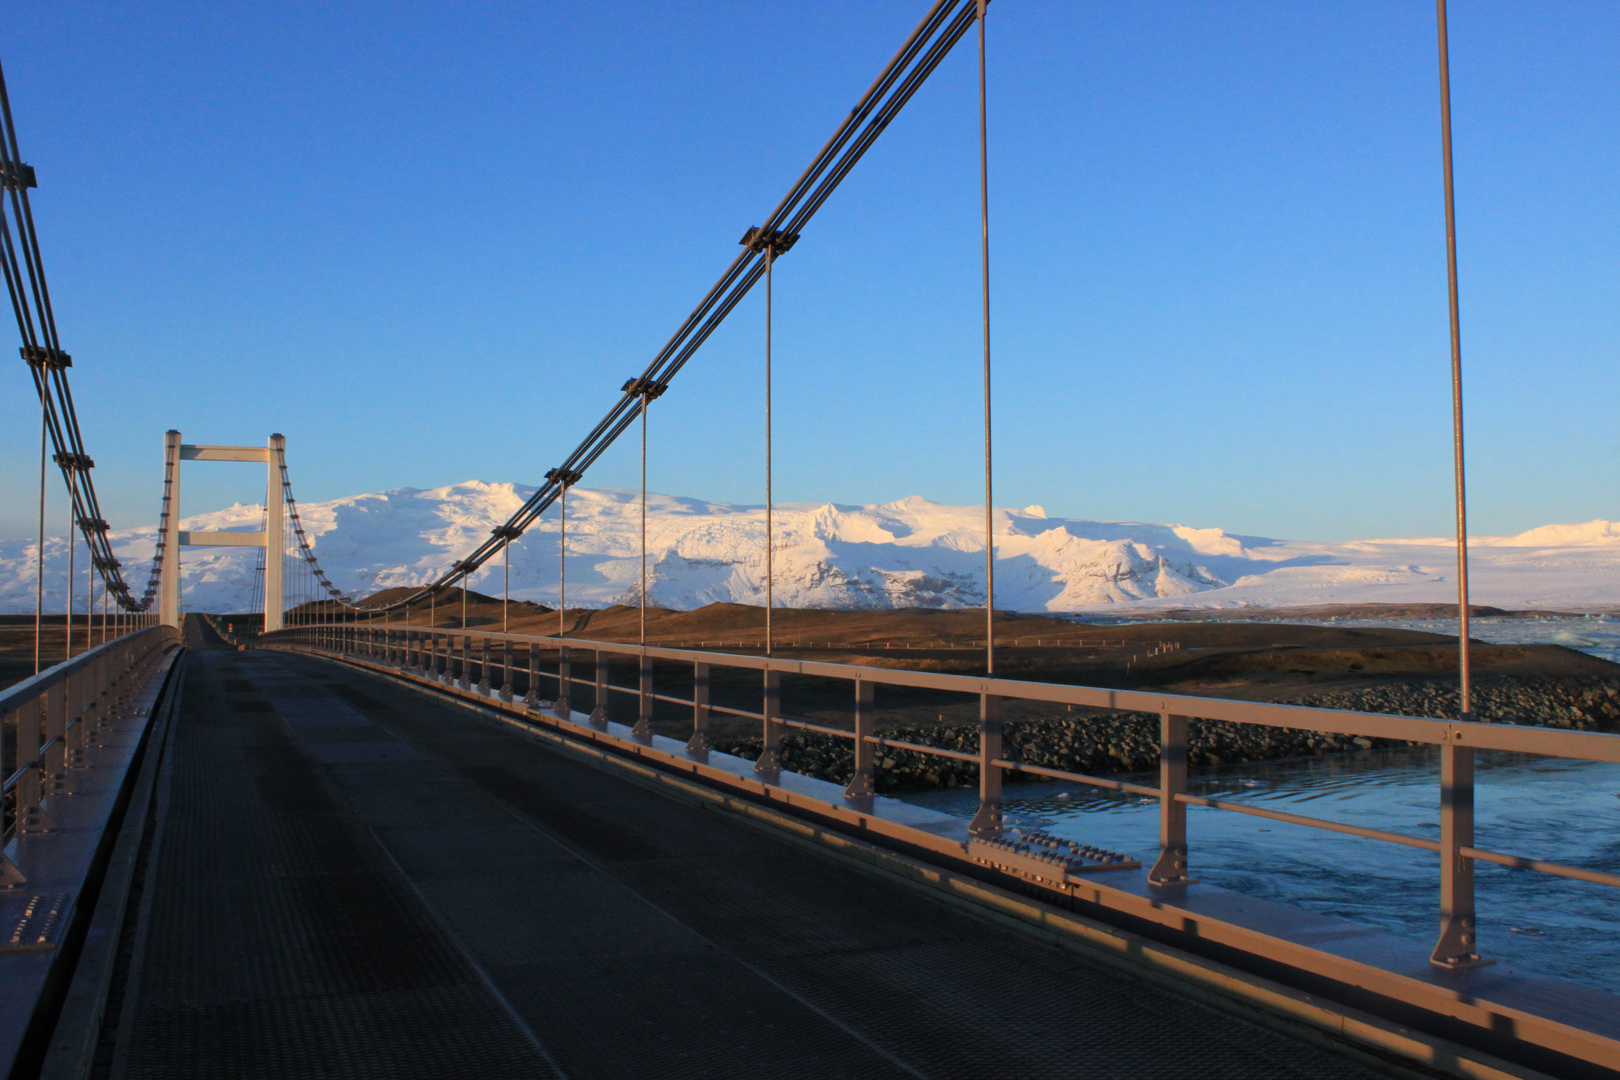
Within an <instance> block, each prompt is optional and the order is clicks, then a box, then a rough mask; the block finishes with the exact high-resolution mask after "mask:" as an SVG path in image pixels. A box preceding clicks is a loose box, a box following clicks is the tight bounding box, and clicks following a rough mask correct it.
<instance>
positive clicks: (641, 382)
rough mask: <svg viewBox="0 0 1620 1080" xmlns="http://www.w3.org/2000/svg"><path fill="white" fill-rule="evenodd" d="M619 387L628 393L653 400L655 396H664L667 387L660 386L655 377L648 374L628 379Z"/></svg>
mask: <svg viewBox="0 0 1620 1080" xmlns="http://www.w3.org/2000/svg"><path fill="white" fill-rule="evenodd" d="M619 389H620V390H622V391H623V392H624V393H626V394H634V395H636V396H637V397H644V398H647V399H648V400H652V399H654V398H659V397H662V396H663V394H664V390H665V387H662V386H659V385H658V382H657V380H655V379H650V378H647V377H646V376H638V377H636V378H634V379H628V380H626V381H625V384H624V385H623V386H621V387H620V388H619Z"/></svg>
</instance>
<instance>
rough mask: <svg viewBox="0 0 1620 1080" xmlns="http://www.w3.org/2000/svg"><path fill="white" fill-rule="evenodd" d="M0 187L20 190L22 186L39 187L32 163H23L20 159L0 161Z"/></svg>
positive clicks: (8, 189)
mask: <svg viewBox="0 0 1620 1080" xmlns="http://www.w3.org/2000/svg"><path fill="white" fill-rule="evenodd" d="M0 187H4V188H5V189H6V190H7V191H21V190H22V189H23V188H37V187H39V180H38V178H37V177H36V176H35V175H34V167H33V166H32V165H24V164H23V163H22V162H20V161H0Z"/></svg>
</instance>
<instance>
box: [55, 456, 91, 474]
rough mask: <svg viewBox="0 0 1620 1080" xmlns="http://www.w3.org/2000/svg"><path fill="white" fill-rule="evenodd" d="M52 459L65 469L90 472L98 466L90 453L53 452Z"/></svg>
mask: <svg viewBox="0 0 1620 1080" xmlns="http://www.w3.org/2000/svg"><path fill="white" fill-rule="evenodd" d="M51 460H52V461H54V462H56V464H57V465H59V466H61V467H62V468H64V469H78V470H79V471H80V472H88V471H89V470H91V469H93V468H95V467H96V463H95V462H94V461H93V460H91V458H90V455H89V454H70V453H61V454H52V455H51Z"/></svg>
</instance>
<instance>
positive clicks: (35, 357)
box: [17, 345, 73, 371]
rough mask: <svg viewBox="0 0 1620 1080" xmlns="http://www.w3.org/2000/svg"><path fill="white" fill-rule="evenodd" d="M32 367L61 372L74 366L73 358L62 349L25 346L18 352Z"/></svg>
mask: <svg viewBox="0 0 1620 1080" xmlns="http://www.w3.org/2000/svg"><path fill="white" fill-rule="evenodd" d="M17 351H18V352H19V353H21V354H22V358H23V360H24V361H25V362H26V363H27V364H28V366H30V367H44V368H45V369H46V370H47V371H61V370H62V369H63V368H70V367H72V366H73V357H71V356H69V355H68V354H67V353H65V352H63V351H62V350H61V349H52V348H49V347H48V346H45V345H24V346H23V347H22V348H20V349H18V350H17Z"/></svg>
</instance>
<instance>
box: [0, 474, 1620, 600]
mask: <svg viewBox="0 0 1620 1080" xmlns="http://www.w3.org/2000/svg"><path fill="white" fill-rule="evenodd" d="M534 491H535V489H534V488H532V487H528V486H525V485H522V484H514V483H487V482H483V481H477V480H469V481H466V482H465V483H459V484H451V485H449V486H447V487H441V488H434V489H431V490H421V489H417V488H398V489H396V490H393V491H383V492H375V493H372V494H366V495H355V496H349V497H346V498H340V499H333V500H331V501H328V502H318V503H309V504H300V507H299V510H300V515H301V517H302V520H303V523H304V528H305V531H306V533H307V534H308V535H309V537H310V538H311V543H312V545H313V549H314V551H315V553H316V555H317V557H318V558H319V559H320V561H321V565H322V566H323V567H324V568H325V570H326V573H327V575H328V577H330V578H331V580H332V581H333V583H334V584H336V585H337V586H338V587H339V588H341V589H343V590H345V591H347V592H348V593H349V594H350V595H353V596H365V595H367V594H369V593H372V592H375V591H377V590H378V589H384V588H392V587H396V586H409V585H419V584H422V583H424V582H427V581H430V580H432V579H433V578H435V577H437V576H438V575H439V574H441V573H442V572H443V571H444V570H445V569H447V568H448V567H449V566H450V564H451V563H453V562H454V561H455V560H457V559H459V558H462V557H463V556H465V555H466V554H467V553H469V552H471V551H472V550H473V549H474V548H475V547H476V546H478V544H479V543H481V542H482V541H483V540H484V539H485V538H487V537H488V536H489V533H490V530H491V529H492V528H493V527H494V526H496V525H499V524H501V523H503V522H505V521H506V520H507V519H508V518H509V517H510V516H511V515H512V513H513V512H515V511H516V510H517V509H518V507H520V506H521V505H522V504H523V503H524V502H525V501H526V500H527V499H528V498H529V497H530V496H531V495H532V494H533V493H534ZM262 515H263V508H262V507H261V506H256V505H251V504H238V505H235V506H231V507H227V508H225V509H223V510H216V511H212V512H209V513H203V514H197V515H193V516H190V517H187V518H185V519H184V520H183V521H182V522H181V527H182V528H184V529H189V530H196V531H218V532H225V531H253V530H256V529H258V528H259V527H260V522H261V521H262ZM640 515H641V507H640V496H639V493H637V492H634V491H624V490H613V489H604V490H599V489H587V488H575V489H573V490H571V491H570V492H569V495H568V522H567V538H568V552H567V558H568V603H569V606H571V607H573V606H582V607H603V606H607V605H609V604H614V603H634V602H636V600H637V578H638V574H639V570H640V561H641V560H640V546H639V537H640V529H641V516H640ZM992 520H993V528H994V535H995V549H996V606H997V607H998V608H1004V609H1008V610H1017V611H1047V612H1075V613H1079V612H1095V611H1106V610H1121V609H1133V610H1136V609H1147V610H1149V611H1151V610H1152V609H1155V608H1167V607H1175V608H1187V607H1232V606H1257V607H1275V606H1285V605H1294V604H1338V603H1344V604H1363V603H1429V602H1441V603H1444V602H1448V601H1452V602H1454V601H1455V599H1456V586H1455V576H1454V575H1455V572H1456V564H1455V555H1454V549H1453V545H1452V541H1451V540H1450V538H1418V539H1389V540H1359V541H1344V542H1312V541H1287V540H1277V539H1268V538H1264V537H1254V536H1242V535H1236V534H1232V533H1228V532H1225V531H1224V530H1222V529H1219V528H1193V527H1189V526H1184V525H1166V524H1154V523H1149V522H1134V521H1091V520H1082V519H1073V518H1053V517H1049V516H1048V515H1047V514H1046V511H1045V510H1044V509H1042V508H1041V507H1039V506H1030V507H1026V508H1024V509H1022V510H1018V509H1001V508H998V509H996V510H995V512H994V514H993V515H992ZM774 524H775V528H774V531H775V544H774V552H773V554H774V579H775V599H776V603H777V604H778V605H781V606H785V607H805V608H900V607H928V608H966V607H982V606H983V604H984V599H985V574H984V508H983V507H982V506H951V505H945V504H941V503H936V502H931V501H929V500H927V499H924V498H921V497H918V496H912V497H909V498H905V499H901V500H899V501H897V502H890V503H881V504H874V505H844V504H836V503H819V504H816V503H784V504H778V505H777V506H776V507H775V508H774ZM154 536H155V527H152V526H148V527H144V528H136V529H128V530H119V531H115V532H113V533H112V541H113V547H114V550H115V552H116V553H117V555H118V558H119V559H120V560H121V561H122V562H123V564H124V567H125V578H126V580H127V581H129V582H130V585H131V588H132V590H134V591H135V592H136V593H137V594H139V592H140V591H141V589H143V588H144V586H145V582H146V568H147V566H148V565H149V563H150V560H151V557H152V551H153V541H154ZM764 543H765V510H764V507H763V506H758V505H738V504H731V503H722V502H713V501H705V500H702V499H695V498H687V497H681V496H673V495H651V494H649V496H648V505H647V571H648V573H647V577H648V602H649V603H651V604H654V605H657V606H660V607H667V608H675V609H690V608H696V607H701V606H703V605H705V604H709V603H713V602H716V601H729V602H735V603H744V604H762V603H764V600H765V552H764ZM36 547H37V545H36V543H35V541H34V540H32V539H26V540H11V541H0V611H6V612H27V611H32V610H33V607H34V568H35V563H36ZM1470 547H1471V559H1470V569H1471V573H1472V575H1473V578H1472V585H1473V597H1474V599H1475V601H1476V602H1478V603H1482V604H1493V605H1497V606H1501V607H1510V608H1554V609H1559V610H1578V611H1597V610H1607V609H1611V608H1615V607H1620V525H1616V524H1615V523H1611V522H1608V521H1602V520H1599V521H1593V522H1588V523H1584V524H1555V525H1547V526H1543V527H1541V528H1538V529H1532V530H1530V531H1529V532H1525V533H1522V534H1519V535H1517V536H1509V537H1471V538H1470ZM559 556H560V551H559V547H558V510H557V508H556V507H555V506H553V507H552V508H551V509H550V510H548V511H547V512H546V514H545V515H544V517H543V518H542V519H541V520H539V521H537V522H536V523H535V524H534V525H532V526H531V527H530V528H529V531H528V532H527V533H526V534H525V535H524V536H523V538H522V539H520V540H518V541H517V542H516V543H514V544H513V545H512V548H511V560H510V561H511V566H510V575H511V578H510V580H511V596H512V598H513V599H516V600H531V601H535V602H538V603H544V604H549V605H555V604H556V602H557V595H558V561H559ZM83 557H84V556H83V549H82V546H81V548H80V556H79V559H80V561H79V565H78V569H79V571H80V573H79V579H78V583H77V584H76V587H75V589H76V593H77V598H76V606H77V607H78V609H79V610H83V592H84V574H83ZM257 562H258V552H256V551H255V550H254V549H251V548H184V549H182V553H181V563H182V575H181V579H182V581H181V595H182V604H183V605H184V606H185V607H187V608H189V609H192V610H200V611H244V610H247V609H248V608H249V605H250V603H251V599H252V596H253V593H254V571H255V566H256V565H257ZM45 567H46V570H45V579H46V585H47V597H46V604H47V608H48V609H53V610H56V611H60V610H61V609H62V605H63V600H64V594H65V589H64V581H63V578H64V575H65V573H66V569H67V546H66V542H65V540H64V539H62V538H60V537H55V538H48V539H47V540H46V543H45ZM504 573H505V568H504V567H503V564H502V560H501V559H499V558H497V559H495V560H492V561H491V562H490V563H487V564H486V565H485V566H484V567H482V568H481V569H480V570H479V571H478V572H477V573H475V574H474V575H473V578H472V581H471V586H472V588H474V589H476V590H478V591H480V592H485V593H490V594H493V595H500V594H501V592H502V589H503V574H504Z"/></svg>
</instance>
